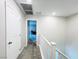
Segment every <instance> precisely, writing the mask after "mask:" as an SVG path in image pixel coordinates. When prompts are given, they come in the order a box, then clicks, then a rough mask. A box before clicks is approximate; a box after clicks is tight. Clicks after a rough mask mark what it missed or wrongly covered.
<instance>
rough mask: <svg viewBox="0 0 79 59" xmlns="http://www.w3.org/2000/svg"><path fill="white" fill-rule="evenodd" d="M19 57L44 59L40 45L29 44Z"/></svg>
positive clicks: (22, 58)
mask: <svg viewBox="0 0 79 59" xmlns="http://www.w3.org/2000/svg"><path fill="white" fill-rule="evenodd" d="M17 59H42V57H41V53H40V49H39V47H38V46H33V45H28V46H27V47H26V48H24V50H23V52H22V53H21V54H20V55H19V57H18V58H17Z"/></svg>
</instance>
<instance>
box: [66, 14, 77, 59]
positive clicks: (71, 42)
mask: <svg viewBox="0 0 79 59" xmlns="http://www.w3.org/2000/svg"><path fill="white" fill-rule="evenodd" d="M66 29H67V33H66V34H67V39H66V43H65V44H66V48H65V49H66V53H67V55H68V56H69V57H70V58H71V59H78V15H77V14H76V15H73V16H70V17H68V18H67V27H66Z"/></svg>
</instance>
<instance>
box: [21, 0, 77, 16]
mask: <svg viewBox="0 0 79 59" xmlns="http://www.w3.org/2000/svg"><path fill="white" fill-rule="evenodd" d="M22 1H23V0H22ZM22 1H21V2H22ZM32 4H33V12H34V14H37V13H40V14H42V15H52V13H53V12H55V13H56V15H55V16H70V15H72V14H75V13H77V12H78V0H32Z"/></svg>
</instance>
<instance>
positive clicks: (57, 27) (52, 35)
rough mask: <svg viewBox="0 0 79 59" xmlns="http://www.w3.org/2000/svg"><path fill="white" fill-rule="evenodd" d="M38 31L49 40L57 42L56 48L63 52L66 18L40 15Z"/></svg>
mask: <svg viewBox="0 0 79 59" xmlns="http://www.w3.org/2000/svg"><path fill="white" fill-rule="evenodd" d="M38 32H40V33H41V34H42V35H43V36H45V37H46V38H47V40H49V41H53V42H56V43H57V48H58V49H60V50H61V51H62V52H63V53H65V38H66V35H65V33H66V19H65V18H62V17H53V16H41V17H39V19H38Z"/></svg>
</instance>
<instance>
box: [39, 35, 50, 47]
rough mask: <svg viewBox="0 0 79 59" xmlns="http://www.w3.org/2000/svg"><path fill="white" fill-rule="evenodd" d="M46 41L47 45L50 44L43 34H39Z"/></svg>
mask: <svg viewBox="0 0 79 59" xmlns="http://www.w3.org/2000/svg"><path fill="white" fill-rule="evenodd" d="M40 36H41V37H42V38H43V39H44V40H45V41H46V42H47V44H48V45H49V46H51V44H50V42H49V41H48V40H47V39H46V38H45V37H44V36H43V35H40Z"/></svg>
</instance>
